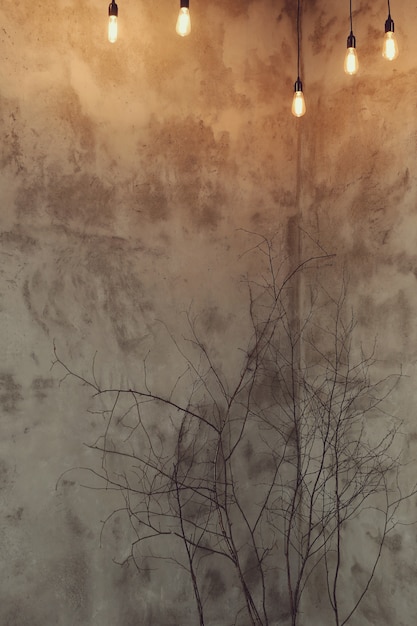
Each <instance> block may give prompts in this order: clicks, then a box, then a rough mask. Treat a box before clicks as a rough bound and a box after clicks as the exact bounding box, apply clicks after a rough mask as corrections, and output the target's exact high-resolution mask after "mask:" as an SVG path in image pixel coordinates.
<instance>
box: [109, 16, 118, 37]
mask: <svg viewBox="0 0 417 626" xmlns="http://www.w3.org/2000/svg"><path fill="white" fill-rule="evenodd" d="M109 41H110V43H114V42H115V41H117V17H116V15H109Z"/></svg>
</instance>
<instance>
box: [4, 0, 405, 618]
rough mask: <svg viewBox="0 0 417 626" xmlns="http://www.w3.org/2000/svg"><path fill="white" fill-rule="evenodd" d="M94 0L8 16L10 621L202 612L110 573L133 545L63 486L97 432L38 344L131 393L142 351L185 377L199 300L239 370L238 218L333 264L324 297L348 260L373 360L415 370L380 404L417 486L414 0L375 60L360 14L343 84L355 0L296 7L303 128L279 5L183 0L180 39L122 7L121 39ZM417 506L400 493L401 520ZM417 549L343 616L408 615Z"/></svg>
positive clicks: (165, 585) (166, 585)
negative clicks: (111, 33) (395, 425)
mask: <svg viewBox="0 0 417 626" xmlns="http://www.w3.org/2000/svg"><path fill="white" fill-rule="evenodd" d="M99 4H100V3H97V2H93V1H92V0H86V1H85V2H83V3H79V2H73V1H72V0H59V1H57V2H55V1H54V2H52V1H51V0H46V1H45V2H43V3H42V4H41V5H34V4H33V3H29V2H28V1H27V0H22V1H20V2H14V3H9V4H7V6H6V5H2V6H1V7H0V50H1V58H2V62H1V68H0V76H1V81H0V131H1V144H0V199H1V203H0V206H1V212H0V225H1V229H0V231H1V232H0V254H1V261H2V262H1V265H0V277H1V283H0V285H1V287H0V316H1V324H0V341H1V346H2V354H3V359H2V365H1V367H0V410H1V413H0V414H1V440H0V555H1V558H0V563H1V566H0V567H1V580H2V584H1V586H0V623H1V624H4V625H5V626H26V625H29V624H30V625H31V626H38V625H39V626H40V625H42V626H45V625H49V624H50V625H54V626H75V625H80V626H81V625H83V626H85V625H87V624H88V625H91V626H99V625H100V626H110V625H113V624H119V625H120V626H133V625H135V626H137V625H143V626H145V625H146V626H162V625H163V626H177V625H179V624H181V625H182V626H188V625H189V626H191V625H194V624H196V623H197V621H196V616H195V614H194V606H193V603H192V597H191V594H190V590H189V587H188V586H187V584H188V583H187V584H186V583H185V580H184V579H183V578H182V577H181V574H180V573H178V571H177V570H175V571H174V570H171V569H169V568H167V569H166V571H160V572H159V573H158V576H157V575H156V574H155V573H154V572H153V571H152V569H151V568H147V567H146V566H145V567H144V568H143V571H142V572H141V573H137V572H136V570H135V569H134V567H133V566H132V564H130V565H124V566H123V567H121V566H119V565H117V564H116V563H115V562H114V561H119V562H121V561H123V560H124V559H125V558H126V556H127V553H126V550H127V547H128V545H129V536H128V531H127V530H126V527H125V525H124V524H123V520H122V519H121V518H118V517H117V516H115V517H114V518H113V519H112V521H111V524H109V525H108V526H106V531H105V533H104V536H103V537H101V539H100V529H101V521H102V520H103V519H105V518H106V517H107V516H108V514H109V511H111V510H112V500H111V498H110V497H109V496H106V495H105V494H103V493H101V492H99V491H98V492H97V491H90V490H86V489H84V488H83V487H82V484H81V483H82V478H81V476H80V475H79V474H77V472H75V473H71V472H69V473H66V474H64V476H63V477H62V479H61V480H59V478H60V477H61V476H62V474H63V473H64V472H67V470H69V469H70V468H76V467H80V466H82V467H85V466H87V467H88V466H91V465H94V463H96V462H97V461H96V457H95V456H94V455H93V454H92V452H91V451H89V450H88V449H87V448H86V447H85V446H83V444H84V443H85V442H88V443H91V442H92V441H94V439H95V438H96V437H97V436H98V435H99V434H100V432H101V431H100V428H101V424H100V419H99V417H97V416H95V415H94V414H91V413H88V409H89V408H91V403H90V396H91V394H89V392H88V390H87V389H85V388H84V387H82V386H80V385H79V384H77V383H76V382H74V381H70V380H66V381H64V382H62V381H61V378H62V376H61V373H60V372H58V371H57V370H56V368H52V369H51V363H52V360H53V341H54V340H55V341H56V344H57V346H58V348H59V350H60V354H61V355H62V356H63V357H64V358H65V359H66V360H67V362H69V363H70V364H71V366H72V367H73V368H74V369H76V370H77V371H79V372H80V373H82V374H85V375H86V374H87V373H88V372H90V371H91V363H92V359H93V357H94V354H95V353H97V362H96V367H97V375H98V376H99V377H100V379H101V380H103V381H104V383H105V384H107V385H109V386H115V387H117V386H122V385H125V386H130V385H134V384H135V382H136V377H137V375H138V363H139V362H140V361H141V359H142V358H143V356H144V355H145V354H147V353H148V351H151V354H152V368H151V369H150V372H149V376H150V380H151V382H152V383H153V384H155V385H156V386H157V388H158V389H160V390H161V391H163V390H164V389H167V388H168V389H170V388H171V387H172V385H173V384H174V382H175V380H176V378H177V376H178V373H179V372H178V363H177V355H176V353H175V350H173V346H172V342H171V341H170V339H169V335H168V332H167V331H166V329H165V326H164V325H166V326H167V327H168V329H169V331H170V332H172V333H173V334H175V335H176V336H181V335H182V333H183V330H184V315H183V312H184V311H186V310H189V309H190V307H191V310H192V311H194V312H199V313H200V314H201V316H200V323H201V326H202V329H203V331H204V335H205V336H206V337H207V341H208V342H209V344H210V347H211V349H212V350H213V354H215V356H216V359H217V360H218V362H220V363H222V367H223V368H224V370H225V371H230V372H233V371H235V369H236V367H238V364H239V351H238V348H239V347H241V341H242V337H243V338H245V336H246V333H247V318H246V315H245V311H244V310H243V309H244V307H245V306H246V292H245V290H244V288H243V287H242V284H241V282H240V279H241V276H242V275H243V274H245V272H247V271H252V272H256V265H253V263H254V261H253V256H250V255H243V256H242V254H243V253H244V252H245V251H246V250H248V249H249V248H251V246H252V245H253V239H252V238H251V236H250V235H248V234H247V233H246V232H244V231H252V232H257V233H261V234H265V235H271V234H272V233H275V232H277V231H278V232H280V233H281V235H280V236H281V241H282V245H281V249H282V257H283V260H285V259H288V258H290V259H291V258H292V259H296V258H299V255H300V254H301V256H303V255H308V254H309V253H310V251H311V249H317V246H316V245H313V241H315V242H317V243H318V244H319V246H321V248H322V249H325V250H327V251H328V252H330V253H334V252H335V253H337V257H336V259H335V261H334V263H333V265H332V268H330V269H329V270H328V271H327V272H326V273H325V275H324V277H323V279H322V280H324V281H325V282H326V284H327V285H328V286H329V287H331V286H332V285H334V283H335V282H336V283H337V282H338V281H339V280H340V275H341V274H340V271H339V270H340V268H342V267H344V268H345V271H346V274H347V275H348V276H349V297H350V301H351V304H352V307H353V309H354V310H355V314H356V316H357V319H358V323H359V325H358V332H359V335H360V337H362V338H363V339H364V340H368V339H369V338H372V337H373V336H374V335H375V334H377V335H378V336H379V343H378V349H379V352H378V355H379V357H380V358H381V361H382V363H383V365H382V368H383V369H384V368H386V369H387V370H388V371H389V370H391V369H394V370H395V369H398V366H399V364H400V363H401V364H402V365H403V368H404V372H405V373H406V374H407V379H406V380H404V382H403V383H402V386H401V389H400V391H398V392H397V393H396V395H395V396H394V397H393V398H392V399H391V400H390V402H391V404H392V406H390V407H389V409H390V410H391V411H393V412H396V413H398V414H400V415H401V416H402V417H404V419H405V428H406V430H407V432H408V434H409V436H408V446H409V449H408V450H407V454H408V459H409V460H410V462H411V465H410V484H411V483H412V477H413V476H414V475H415V465H414V463H415V454H416V442H417V427H416V421H415V399H416V398H415V387H416V385H415V381H416V376H417V371H416V363H417V353H416V345H417V342H416V339H417V337H416V327H415V317H416V309H417V295H416V294H417V291H416V279H417V269H416V268H417V265H416V262H417V256H416V237H417V213H416V194H417V179H416V171H415V161H416V151H417V139H416V138H417V121H416V120H417V118H416V104H415V86H416V78H417V66H416V64H415V59H416V58H417V49H416V46H417V44H416V43H415V37H414V31H415V29H414V24H415V21H416V20H417V10H416V7H415V4H414V3H412V2H410V1H409V0H407V1H406V2H403V3H395V6H394V5H393V6H392V10H393V17H394V19H395V24H396V32H397V33H398V37H399V40H400V53H401V56H400V57H399V59H398V60H397V61H396V62H395V63H393V64H392V65H390V64H388V63H386V62H384V61H383V60H382V58H381V56H380V50H379V48H380V38H381V33H382V31H383V25H384V21H385V19H386V13H385V8H383V7H382V6H378V7H377V6H376V5H374V3H369V2H358V3H356V4H357V6H356V7H355V34H356V36H357V42H358V50H359V54H360V63H361V69H360V73H359V75H358V76H357V77H355V78H348V77H346V76H344V75H343V72H342V70H341V66H342V63H343V54H344V46H345V41H346V36H347V34H348V30H349V23H348V15H347V10H348V4H347V3H346V6H343V7H342V6H339V7H336V6H329V5H328V4H326V3H324V2H320V1H319V0H315V1H314V2H313V1H312V2H309V3H303V4H305V6H304V8H303V22H302V31H303V37H302V78H303V81H304V86H305V91H306V98H307V107H308V111H307V115H306V116H305V117H304V118H303V119H300V120H295V119H294V118H292V116H291V115H290V104H291V94H292V89H293V83H294V80H295V78H296V34H295V18H296V6H295V3H291V2H284V1H283V0H282V1H279V2H272V1H270V0H223V1H222V2H220V0H214V1H212V2H210V3H201V2H198V0H194V2H192V5H191V10H192V18H193V31H192V34H191V36H190V37H189V38H187V39H185V40H181V39H180V38H178V37H177V36H176V34H175V31H174V23H175V19H176V13H177V6H176V3H175V2H173V3H171V2H170V3H168V2H164V3H154V2H153V3H149V2H146V3H145V2H143V1H142V0H140V1H139V2H136V3H126V6H125V3H124V2H122V0H121V1H120V3H119V15H120V19H119V22H120V31H119V32H120V36H119V41H118V42H117V44H115V45H114V46H111V45H110V44H108V43H107V41H106V37H105V30H106V12H107V5H106V4H103V6H99ZM289 225H290V226H291V227H290V226H289ZM294 225H295V226H294ZM294 228H295V231H294ZM299 228H301V230H298V229H299ZM287 230H288V231H289V232H296V233H298V235H294V236H289V237H287V235H286V233H287ZM300 232H302V233H304V235H303V236H302V237H301V236H299V233H300ZM305 233H307V235H305ZM300 241H301V242H302V249H301V252H300ZM244 343H245V340H244ZM255 453H256V451H255ZM256 467H257V466H256V463H254V468H255V469H254V470H253V471H257V470H256ZM58 481H59V482H58ZM57 482H58V486H57ZM415 512H416V508H415V501H413V502H409V503H408V509H407V511H406V513H407V516H408V517H407V519H408V520H409V521H415ZM373 536H374V535H373V529H372V527H371V528H369V529H367V531H366V534H365V537H366V540H365V539H364V540H363V545H362V544H361V545H359V546H356V550H352V554H351V556H350V557H349V558H350V559H351V577H350V578H349V580H346V585H347V588H348V589H349V590H352V591H353V592H354V591H355V584H356V583H355V581H356V580H357V579H360V576H361V568H362V565H363V563H361V556H362V558H363V555H366V554H367V551H368V550H370V549H371V546H372V541H373V539H372V537H373ZM353 545H354V541H352V546H353ZM358 548H359V549H358ZM416 557H417V548H416V529H415V527H414V526H406V527H401V528H400V530H399V531H398V533H397V534H395V535H392V536H391V537H390V541H389V543H388V544H387V550H386V553H385V556H384V561H383V564H382V566H381V567H380V569H379V571H378V575H377V577H376V580H375V583H374V585H373V587H372V589H371V591H370V593H369V595H368V596H367V598H366V599H365V601H364V603H363V605H362V606H361V609H360V611H359V612H358V613H357V615H356V616H355V618H354V619H353V620H352V625H356V626H357V625H359V624H360V625H361V626H371V625H375V624H378V626H394V625H395V626H410V625H411V624H412V623H414V620H415V613H416V608H417V604H416V598H415V591H414V584H415V579H416V575H417V571H416V565H415V563H416ZM365 558H366V557H365ZM323 591H324V590H323V583H322V581H321V580H320V579H319V578H317V581H316V583H315V591H314V592H312V593H311V596H310V597H309V600H308V603H307V604H306V606H305V607H304V613H303V615H302V619H301V624H302V626H304V625H307V624H308V625H309V626H313V625H314V626H315V625H317V626H318V625H319V624H322V623H324V622H323V621H321V620H324V619H325V616H324V615H321V613H320V611H321V605H320V596H321V594H322V593H323ZM206 592H207V593H208V594H209V595H210V594H211V595H210V597H212V598H215V599H217V602H218V607H217V610H214V609H213V613H212V614H210V624H213V626H227V625H228V624H229V621H227V618H226V617H225V615H226V612H225V611H224V607H225V606H233V602H234V601H235V600H234V598H235V590H234V589H233V588H230V585H228V572H227V571H226V570H221V569H219V568H217V569H214V570H209V571H208V572H207V573H206ZM277 594H278V591H277ZM280 600H281V599H280V598H278V599H277V598H275V600H274V601H275V602H276V614H275V618H276V623H277V624H278V623H279V624H283V625H285V624H287V621H286V617H285V608H284V609H283V608H282V606H283V603H284V604H285V601H283V603H282V602H281V601H280ZM271 602H272V600H271Z"/></svg>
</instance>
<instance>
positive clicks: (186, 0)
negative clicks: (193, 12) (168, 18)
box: [180, 0, 190, 9]
mask: <svg viewBox="0 0 417 626" xmlns="http://www.w3.org/2000/svg"><path fill="white" fill-rule="evenodd" d="M189 8H190V0H180V9H189Z"/></svg>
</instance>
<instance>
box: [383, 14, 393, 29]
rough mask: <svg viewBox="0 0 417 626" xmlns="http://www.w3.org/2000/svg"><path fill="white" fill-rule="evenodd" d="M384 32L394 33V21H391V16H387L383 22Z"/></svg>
mask: <svg viewBox="0 0 417 626" xmlns="http://www.w3.org/2000/svg"><path fill="white" fill-rule="evenodd" d="M385 32H386V33H390V32H391V33H393V32H394V20H392V19H391V15H388V19H387V20H386V22H385Z"/></svg>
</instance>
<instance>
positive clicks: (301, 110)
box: [291, 91, 306, 117]
mask: <svg viewBox="0 0 417 626" xmlns="http://www.w3.org/2000/svg"><path fill="white" fill-rule="evenodd" d="M305 112H306V103H305V100H304V94H303V92H302V91H294V97H293V99H292V107H291V113H292V114H293V115H295V117H302V116H303V115H304V114H305Z"/></svg>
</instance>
